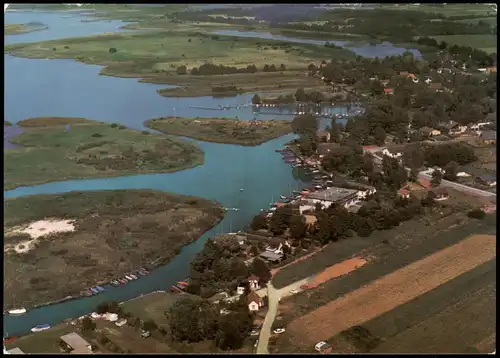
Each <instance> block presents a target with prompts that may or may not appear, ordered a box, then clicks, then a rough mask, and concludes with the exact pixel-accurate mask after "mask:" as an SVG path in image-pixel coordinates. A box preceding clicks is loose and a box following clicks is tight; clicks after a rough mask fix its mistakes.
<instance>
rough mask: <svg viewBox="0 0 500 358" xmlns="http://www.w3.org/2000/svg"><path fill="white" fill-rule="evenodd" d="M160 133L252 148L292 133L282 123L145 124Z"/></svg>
mask: <svg viewBox="0 0 500 358" xmlns="http://www.w3.org/2000/svg"><path fill="white" fill-rule="evenodd" d="M145 125H146V126H147V127H149V128H152V129H155V130H157V131H160V132H162V133H166V134H172V135H178V136H183V137H189V138H194V139H198V140H202V141H206V142H214V143H224V144H239V145H245V146H255V145H258V144H262V143H264V142H267V141H268V140H271V139H274V138H278V137H281V136H283V135H285V134H288V133H290V132H291V131H292V127H291V122H290V121H285V120H272V121H242V120H239V119H234V118H182V117H181V118H179V117H166V118H155V119H151V120H148V121H146V122H145Z"/></svg>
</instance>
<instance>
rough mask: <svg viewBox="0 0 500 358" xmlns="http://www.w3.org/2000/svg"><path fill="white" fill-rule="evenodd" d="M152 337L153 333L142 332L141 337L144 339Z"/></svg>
mask: <svg viewBox="0 0 500 358" xmlns="http://www.w3.org/2000/svg"><path fill="white" fill-rule="evenodd" d="M150 336H151V332H149V331H145V330H141V337H142V338H148V337H150Z"/></svg>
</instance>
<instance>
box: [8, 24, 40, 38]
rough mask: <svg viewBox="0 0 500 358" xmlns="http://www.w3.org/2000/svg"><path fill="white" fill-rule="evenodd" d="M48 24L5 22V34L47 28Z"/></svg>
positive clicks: (23, 32)
mask: <svg viewBox="0 0 500 358" xmlns="http://www.w3.org/2000/svg"><path fill="white" fill-rule="evenodd" d="M46 28H47V26H45V25H43V24H5V25H4V30H3V33H4V35H20V34H27V33H28V32H33V31H40V30H45V29H46Z"/></svg>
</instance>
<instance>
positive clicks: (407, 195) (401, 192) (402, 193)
mask: <svg viewBox="0 0 500 358" xmlns="http://www.w3.org/2000/svg"><path fill="white" fill-rule="evenodd" d="M398 196H399V197H400V198H403V199H408V198H410V192H409V191H408V190H406V189H400V190H399V191H398Z"/></svg>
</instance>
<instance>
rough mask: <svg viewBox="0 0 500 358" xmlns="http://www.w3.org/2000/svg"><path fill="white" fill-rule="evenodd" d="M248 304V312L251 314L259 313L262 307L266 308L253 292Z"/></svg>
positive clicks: (250, 294)
mask: <svg viewBox="0 0 500 358" xmlns="http://www.w3.org/2000/svg"><path fill="white" fill-rule="evenodd" d="M247 303H248V310H249V311H250V312H255V311H258V310H259V309H260V308H261V307H263V306H264V301H263V300H262V298H261V297H260V296H259V295H258V294H256V293H255V292H253V291H252V292H250V293H249V294H248V296H247Z"/></svg>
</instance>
